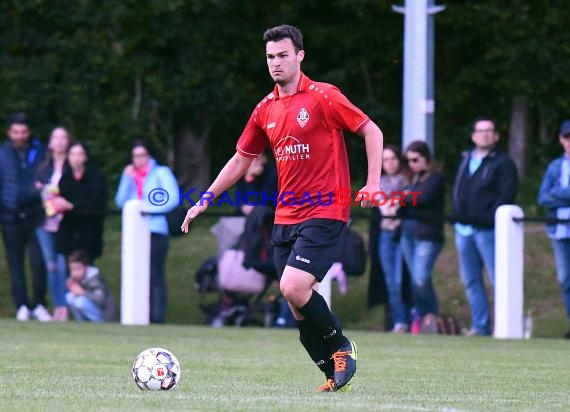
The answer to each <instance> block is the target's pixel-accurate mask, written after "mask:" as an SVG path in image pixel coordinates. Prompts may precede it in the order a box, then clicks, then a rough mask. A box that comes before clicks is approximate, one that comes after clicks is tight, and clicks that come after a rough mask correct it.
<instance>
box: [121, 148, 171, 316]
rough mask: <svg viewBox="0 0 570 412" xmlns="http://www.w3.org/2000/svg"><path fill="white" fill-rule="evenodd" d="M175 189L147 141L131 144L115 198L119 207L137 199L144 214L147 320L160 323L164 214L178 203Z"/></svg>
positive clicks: (163, 308) (165, 238)
mask: <svg viewBox="0 0 570 412" xmlns="http://www.w3.org/2000/svg"><path fill="white" fill-rule="evenodd" d="M179 197H180V195H179V191H178V184H177V182H176V178H175V177H174V174H173V173H172V171H171V170H170V169H169V168H168V167H166V166H161V165H159V164H158V163H157V162H156V160H155V159H154V158H153V157H152V156H151V151H150V149H149V147H148V145H147V144H146V143H145V142H143V141H136V142H135V143H134V144H133V145H132V147H131V163H129V164H128V165H127V166H126V167H125V169H124V170H123V174H122V176H121V181H120V182H119V189H118V190H117V195H116V196H115V202H116V203H117V206H119V207H120V208H122V207H123V205H124V204H125V202H126V201H127V200H130V199H140V200H142V201H143V203H144V210H145V211H146V212H150V213H152V214H151V215H148V216H147V219H148V223H149V227H150V232H151V239H150V321H151V322H152V323H164V318H165V315H166V302H167V298H168V291H167V284H166V272H165V266H166V256H167V254H168V223H167V220H166V214H167V213H168V212H170V211H171V210H172V209H174V208H175V207H176V206H177V205H178V201H179Z"/></svg>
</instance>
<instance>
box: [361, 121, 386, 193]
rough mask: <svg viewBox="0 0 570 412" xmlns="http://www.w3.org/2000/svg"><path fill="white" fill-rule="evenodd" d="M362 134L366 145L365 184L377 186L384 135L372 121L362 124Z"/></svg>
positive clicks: (378, 183) (380, 169)
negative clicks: (366, 173) (366, 172)
mask: <svg viewBox="0 0 570 412" xmlns="http://www.w3.org/2000/svg"><path fill="white" fill-rule="evenodd" d="M363 135H364V142H365V145H366V157H367V158H368V179H367V180H366V185H367V186H379V185H380V173H381V171H382V150H383V147H384V136H383V135H382V131H381V130H380V128H379V127H378V126H377V125H376V124H375V123H374V122H372V121H370V122H368V123H367V124H366V125H365V126H364V129H363Z"/></svg>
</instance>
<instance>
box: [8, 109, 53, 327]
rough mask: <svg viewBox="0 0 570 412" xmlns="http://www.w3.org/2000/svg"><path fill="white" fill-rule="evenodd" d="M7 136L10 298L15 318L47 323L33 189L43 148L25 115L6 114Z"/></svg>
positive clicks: (40, 215) (38, 205)
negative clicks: (30, 288)
mask: <svg viewBox="0 0 570 412" xmlns="http://www.w3.org/2000/svg"><path fill="white" fill-rule="evenodd" d="M7 134H8V139H7V140H6V141H5V142H4V144H3V145H2V146H1V147H0V211H1V212H0V213H1V215H0V216H1V222H2V239H3V241H4V250H5V253H6V259H7V263H8V270H9V271H10V282H11V287H12V299H13V300H14V304H15V305H16V308H17V312H16V319H17V320H19V321H27V320H28V319H29V318H30V315H31V316H33V317H35V318H36V319H37V320H39V321H42V322H47V321H50V320H51V316H50V314H49V313H48V311H47V310H46V308H45V306H46V302H45V293H46V274H45V265H44V263H43V258H42V253H41V250H40V247H39V244H38V240H37V237H36V232H35V230H36V227H37V226H38V225H39V224H40V223H41V222H42V221H43V219H44V211H43V208H42V199H41V196H40V191H39V190H38V189H37V188H36V186H35V181H36V171H37V169H38V166H39V165H40V164H41V162H42V161H43V158H44V148H43V146H42V144H41V143H40V142H39V141H38V140H37V139H35V138H32V137H31V131H30V126H29V123H28V117H27V115H26V114H25V113H22V112H19V113H14V114H12V115H10V117H9V120H8V129H7ZM26 248H29V257H30V266H31V269H32V285H33V295H34V298H33V301H32V306H30V304H29V300H28V292H27V286H26V274H25V272H24V256H25V253H26ZM30 309H32V310H31V312H30Z"/></svg>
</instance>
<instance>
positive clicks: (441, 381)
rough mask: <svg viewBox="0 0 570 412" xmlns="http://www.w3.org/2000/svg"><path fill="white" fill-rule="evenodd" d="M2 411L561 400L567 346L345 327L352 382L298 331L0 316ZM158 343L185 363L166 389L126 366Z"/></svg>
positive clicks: (353, 407) (565, 396) (545, 404)
mask: <svg viewBox="0 0 570 412" xmlns="http://www.w3.org/2000/svg"><path fill="white" fill-rule="evenodd" d="M0 330H1V331H2V332H1V336H2V345H1V347H0V410H1V411H83V412H87V411H162V410H164V411H166V410H170V411H254V410H255V411H330V410H346V411H380V410H393V411H498V410H505V411H530V410H537V411H564V410H568V405H570V390H569V387H570V374H569V372H568V371H569V370H570V356H569V355H570V348H569V346H568V343H567V342H565V341H562V340H554V339H531V340H526V341H500V340H495V339H489V338H459V337H445V336H401V335H398V336H393V335H388V334H384V333H378V332H367V331H355V330H349V331H348V332H349V334H350V336H351V337H352V338H354V339H355V340H356V342H357V343H358V346H359V359H358V373H357V375H356V376H355V378H354V381H353V382H354V383H353V385H352V386H353V391H352V392H350V393H315V392H314V389H315V387H316V386H317V385H319V384H321V383H322V382H323V376H322V374H321V373H320V372H319V371H318V370H317V368H316V367H315V366H314V365H313V364H312V363H311V361H310V359H309V357H308V356H307V354H306V353H305V352H304V350H303V349H302V347H301V345H300V344H299V341H298V339H297V332H296V331H294V330H277V329H264V328H223V329H212V328H208V327H202V326H188V325H177V326H174V325H167V326H149V327H127V326H121V325H118V324H108V325H94V324H78V323H71V322H70V323H67V324H39V323H37V322H29V323H25V324H22V323H17V322H16V321H15V320H11V319H10V320H6V319H5V320H0ZM152 346H162V347H165V348H167V349H170V350H171V351H173V353H174V354H175V355H176V356H177V357H178V359H179V360H180V363H181V366H182V375H181V379H180V383H179V384H178V386H177V387H176V388H175V389H173V390H172V391H170V392H143V391H141V390H139V389H138V388H137V387H136V386H135V384H134V382H133V380H132V377H131V366H132V362H133V360H134V358H135V357H136V355H137V354H138V353H139V352H140V351H141V350H143V349H146V348H148V347H152Z"/></svg>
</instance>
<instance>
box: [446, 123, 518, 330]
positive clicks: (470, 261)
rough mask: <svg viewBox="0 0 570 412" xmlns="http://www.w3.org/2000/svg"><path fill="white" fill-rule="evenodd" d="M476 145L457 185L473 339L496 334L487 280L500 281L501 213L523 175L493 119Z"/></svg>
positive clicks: (458, 241) (474, 136)
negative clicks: (497, 238)
mask: <svg viewBox="0 0 570 412" xmlns="http://www.w3.org/2000/svg"><path fill="white" fill-rule="evenodd" d="M471 140H472V141H473V143H474V145H475V147H474V148H473V149H472V150H471V151H467V152H464V153H463V159H462V160H461V164H460V165H459V169H458V171H457V175H456V177H455V184H454V186H453V194H452V195H453V198H452V202H453V204H452V206H453V216H454V220H455V246H456V248H457V253H458V256H459V271H460V274H461V280H462V281H463V286H464V287H465V294H466V296H467V300H468V301H469V306H470V307H471V322H472V327H471V329H470V330H469V331H468V332H467V334H468V335H490V334H491V333H492V329H491V319H490V314H489V301H488V298H487V292H486V289H485V282H484V279H483V265H485V268H486V269H487V273H488V275H489V282H490V285H491V287H493V286H494V283H495V230H494V227H495V211H496V210H497V208H498V207H499V206H501V205H505V204H512V203H514V200H515V196H516V192H517V185H518V177H517V169H516V167H515V164H514V162H513V161H512V160H511V159H510V158H509V157H508V155H507V154H505V153H503V152H501V151H499V150H498V149H497V148H496V144H497V141H498V140H499V134H498V133H497V131H496V129H495V122H494V121H493V120H492V119H490V118H483V117H482V118H478V119H477V120H476V121H475V122H474V127H473V132H472V133H471Z"/></svg>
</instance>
